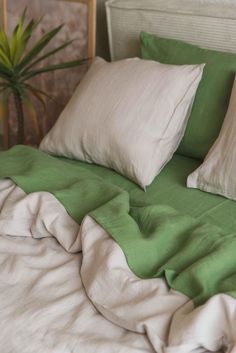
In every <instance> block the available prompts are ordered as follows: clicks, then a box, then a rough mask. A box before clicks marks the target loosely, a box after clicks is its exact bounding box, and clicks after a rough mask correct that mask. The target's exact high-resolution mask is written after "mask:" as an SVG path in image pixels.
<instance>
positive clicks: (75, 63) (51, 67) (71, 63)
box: [22, 59, 87, 81]
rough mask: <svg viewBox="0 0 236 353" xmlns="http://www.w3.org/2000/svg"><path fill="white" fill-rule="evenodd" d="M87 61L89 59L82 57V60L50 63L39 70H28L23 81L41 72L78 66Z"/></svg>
mask: <svg viewBox="0 0 236 353" xmlns="http://www.w3.org/2000/svg"><path fill="white" fill-rule="evenodd" d="M86 62H87V59H82V60H74V61H68V62H66V63H61V64H56V65H49V66H46V67H43V68H41V69H38V70H32V71H29V72H27V73H26V74H25V75H24V78H23V80H22V81H26V80H28V79H30V78H32V77H35V76H38V75H40V74H44V73H46V72H51V71H56V70H64V69H70V68H73V67H78V66H81V65H83V64H84V63H86Z"/></svg>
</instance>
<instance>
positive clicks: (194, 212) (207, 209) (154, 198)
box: [62, 154, 236, 234]
mask: <svg viewBox="0 0 236 353" xmlns="http://www.w3.org/2000/svg"><path fill="white" fill-rule="evenodd" d="M62 159H63V160H65V161H67V162H68V163H72V164H75V165H79V166H83V168H86V169H87V170H90V171H91V172H92V173H94V174H96V175H98V176H100V177H102V178H103V179H104V180H106V181H109V182H110V183H112V184H114V185H117V186H119V187H121V188H123V189H125V190H126V191H128V192H129V195H130V201H131V206H140V207H141V206H144V205H161V204H165V205H168V206H171V207H173V208H174V209H176V210H177V211H179V212H181V213H183V214H188V215H190V216H192V217H194V218H197V219H199V220H201V221H202V222H203V223H205V222H207V223H211V224H214V225H216V226H218V227H220V228H221V229H222V230H223V231H224V232H225V234H227V233H231V232H235V230H236V217H235V214H236V202H234V201H231V200H228V199H226V198H224V197H221V196H217V195H213V194H209V193H206V192H203V191H200V190H196V189H188V188H187V187H186V180H187V177H188V175H189V174H190V173H191V172H192V171H194V170H195V169H196V168H197V167H198V166H199V165H200V163H201V162H200V161H199V160H196V159H192V158H188V157H184V156H181V155H178V154H176V155H175V156H174V157H173V158H172V160H171V161H170V162H169V163H168V164H167V165H166V167H165V168H164V169H163V171H162V172H161V174H160V175H159V176H158V177H157V178H156V179H155V180H154V182H153V183H152V184H151V186H149V187H148V188H147V191H146V192H144V191H143V190H142V189H141V188H140V187H139V186H137V185H136V184H134V183H133V182H131V181H130V180H128V179H126V178H125V177H123V176H121V175H119V174H118V173H116V172H114V171H112V170H110V169H108V168H104V167H101V166H97V165H92V164H88V163H84V162H79V161H75V160H69V159H65V158H62Z"/></svg>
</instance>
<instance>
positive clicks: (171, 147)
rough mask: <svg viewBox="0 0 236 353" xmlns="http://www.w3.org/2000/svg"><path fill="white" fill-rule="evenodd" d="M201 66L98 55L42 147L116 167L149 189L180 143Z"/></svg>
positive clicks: (200, 75) (200, 72)
mask: <svg viewBox="0 0 236 353" xmlns="http://www.w3.org/2000/svg"><path fill="white" fill-rule="evenodd" d="M203 68H204V65H181V66H175V65H164V64H160V63H158V62H154V61H148V60H141V59H138V58H132V59H125V60H121V61H116V62H113V63H108V62H106V61H105V60H103V59H101V58H96V59H95V61H94V63H93V64H92V65H91V68H90V69H89V71H88V73H87V74H86V75H85V77H84V79H83V80H82V82H81V84H80V85H79V86H78V88H77V89H76V91H75V93H74V95H73V96H72V98H71V100H70V101H69V103H68V104H67V106H66V108H65V109H64V111H63V112H62V114H61V115H60V117H59V119H58V120H57V122H56V124H55V125H54V127H53V128H52V130H51V131H50V132H49V133H48V134H47V136H46V137H45V138H44V139H43V141H42V142H41V145H40V148H41V149H42V150H43V151H46V152H49V153H52V154H56V155H60V156H66V157H69V158H75V159H79V160H82V161H87V162H90V163H91V162H94V163H97V164H100V165H103V166H106V167H109V168H112V169H114V170H116V171H118V172H119V173H121V174H123V175H125V176H127V177H128V178H130V179H132V180H134V181H135V182H136V183H138V184H139V185H141V186H142V187H143V188H145V187H146V186H147V185H149V184H150V183H151V182H152V180H153V179H154V178H155V176H156V175H157V174H158V173H159V172H160V171H161V169H162V168H163V166H164V165H165V164H166V163H167V162H168V161H169V160H170V159H171V157H172V155H173V153H174V152H175V150H176V149H177V147H178V145H179V143H180V140H181V138H182V136H183V134H184V130H185V127H186V124H187V120H188V117H189V114H190V109H191V106H192V103H193V100H194V97H195V93H196V90H197V87H198V84H199V82H200V80H201V77H202V72H203Z"/></svg>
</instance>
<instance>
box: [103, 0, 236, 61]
mask: <svg viewBox="0 0 236 353" xmlns="http://www.w3.org/2000/svg"><path fill="white" fill-rule="evenodd" d="M106 12H107V20H108V33H109V45H110V52H111V58H112V60H118V59H122V58H126V57H133V56H137V55H139V33H140V31H141V30H143V31H147V32H150V33H153V34H157V35H159V36H162V37H167V38H174V39H181V40H185V41H187V42H189V43H192V44H197V45H200V46H202V47H205V48H211V49H218V50H221V51H228V52H236V1H235V0H109V1H107V3H106Z"/></svg>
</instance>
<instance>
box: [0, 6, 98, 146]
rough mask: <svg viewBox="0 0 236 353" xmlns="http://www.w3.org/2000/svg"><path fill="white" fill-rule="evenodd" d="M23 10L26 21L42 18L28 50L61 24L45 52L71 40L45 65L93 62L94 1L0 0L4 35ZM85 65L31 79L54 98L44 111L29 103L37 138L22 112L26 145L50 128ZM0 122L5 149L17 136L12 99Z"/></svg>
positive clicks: (94, 34)
mask: <svg viewBox="0 0 236 353" xmlns="http://www.w3.org/2000/svg"><path fill="white" fill-rule="evenodd" d="M24 8H26V9H27V16H26V17H27V19H31V18H35V19H38V18H40V17H42V20H41V22H40V24H39V25H38V27H37V29H36V31H35V33H34V37H33V38H32V40H31V42H30V43H29V47H30V45H33V44H34V41H36V40H37V37H41V36H42V35H43V34H44V33H46V32H47V31H50V30H51V29H53V28H55V27H57V26H58V25H60V24H64V25H63V28H62V29H61V30H60V32H59V33H58V34H57V35H56V36H55V38H53V40H52V41H51V42H50V43H49V44H48V47H47V49H48V50H53V48H55V47H58V46H59V45H62V44H63V43H64V42H65V41H68V40H73V42H72V43H71V44H70V45H69V46H68V47H66V48H65V49H64V50H62V51H61V52H58V53H56V54H55V55H54V56H52V57H51V58H48V59H46V62H45V61H44V64H45V63H46V64H47V65H53V64H57V63H61V62H63V61H71V60H77V59H78V58H81V59H84V58H88V59H90V58H91V59H92V58H93V57H94V56H95V45H96V0H34V1H32V0H20V1H19V0H0V24H1V26H2V27H3V28H4V29H5V30H6V31H7V33H11V32H12V31H13V29H14V27H15V25H16V23H17V21H18V19H19V16H20V15H21V14H22V12H23V10H24ZM89 62H90V60H89V61H88V63H89ZM88 63H87V64H85V65H82V66H79V67H77V68H73V69H65V70H59V71H55V72H51V73H46V74H42V75H40V76H38V77H37V78H35V79H33V80H35V82H34V83H36V84H37V86H39V87H40V88H42V90H43V91H45V92H47V93H48V94H49V95H50V96H52V97H53V99H52V100H50V99H48V100H46V102H45V103H46V109H45V108H44V109H43V107H42V105H41V104H40V103H39V102H37V100H36V99H35V98H34V97H32V103H33V106H34V107H35V112H34V114H35V113H36V116H37V118H38V124H39V125H40V131H41V134H40V136H38V135H37V134H35V130H34V129H33V128H32V120H31V119H27V114H30V112H28V111H27V109H25V110H26V111H25V142H26V143H27V144H30V145H33V146H37V144H38V143H39V141H40V139H41V138H42V135H45V133H46V132H47V131H48V130H49V129H50V128H51V126H52V125H53V124H54V122H55V121H56V119H57V118H58V116H59V114H60V113H61V111H62V110H63V108H64V107H65V105H66V103H67V102H68V100H69V99H70V97H71V95H72V94H73V91H74V89H75V87H76V86H77V85H78V83H79V82H80V80H81V78H82V76H83V75H84V73H85V72H86V70H87V68H88ZM31 113H32V112H31ZM0 123H1V126H0V135H2V145H3V146H4V148H8V147H9V146H11V145H13V144H15V142H16V141H15V137H14V136H16V130H17V125H16V121H15V111H14V102H13V99H12V98H10V101H9V102H8V103H7V106H6V105H5V106H4V104H1V107H0ZM0 143H1V141H0Z"/></svg>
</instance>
